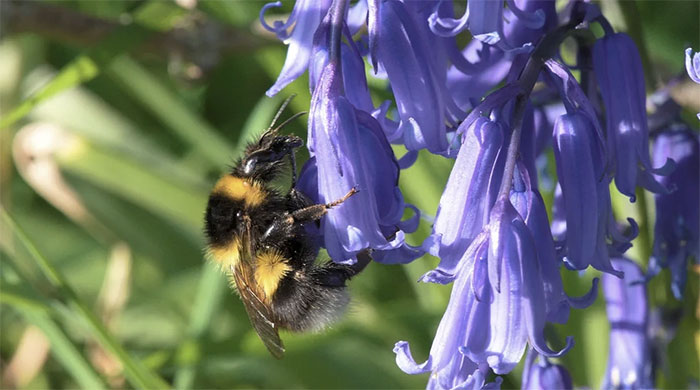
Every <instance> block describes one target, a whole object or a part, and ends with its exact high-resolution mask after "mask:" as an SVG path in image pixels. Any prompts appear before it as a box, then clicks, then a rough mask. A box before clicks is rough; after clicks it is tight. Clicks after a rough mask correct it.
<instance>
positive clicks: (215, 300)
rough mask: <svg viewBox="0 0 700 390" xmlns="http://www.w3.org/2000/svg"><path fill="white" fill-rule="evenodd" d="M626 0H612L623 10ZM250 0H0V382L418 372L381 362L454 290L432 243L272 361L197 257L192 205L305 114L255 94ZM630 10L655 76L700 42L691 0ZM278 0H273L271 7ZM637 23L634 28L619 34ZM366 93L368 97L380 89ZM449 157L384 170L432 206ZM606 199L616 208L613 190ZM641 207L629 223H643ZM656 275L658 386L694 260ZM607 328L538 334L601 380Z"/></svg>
mask: <svg viewBox="0 0 700 390" xmlns="http://www.w3.org/2000/svg"><path fill="white" fill-rule="evenodd" d="M610 3H614V2H610ZM630 3H631V2H626V1H623V2H619V3H616V2H615V3H614V4H613V5H615V6H617V7H618V8H620V7H621V8H625V12H619V14H620V15H623V14H624V15H630V12H629V9H628V8H629V7H630ZM631 4H633V3H631ZM262 5H263V3H262V2H260V1H219V0H199V1H197V0H176V1H170V0H167V1H165V0H142V1H130V0H129V1H122V0H110V1H94V0H70V1H68V0H67V1H61V2H54V1H45V2H44V1H14V0H12V1H10V0H2V1H1V2H0V16H1V17H2V20H1V21H0V27H1V28H2V38H1V40H0V113H1V115H2V117H1V119H0V124H1V125H2V128H1V129H0V199H1V201H2V219H0V233H1V235H0V249H1V252H0V255H1V256H2V259H1V262H0V267H2V268H1V270H0V272H1V278H2V279H1V283H2V285H1V290H0V303H1V306H0V315H1V317H0V327H1V329H2V332H1V333H0V362H1V363H2V366H1V368H2V373H3V376H2V380H3V383H2V385H3V387H10V386H17V387H20V388H75V387H83V388H99V387H116V388H122V387H135V388H136V387H139V388H154V387H163V386H170V387H176V388H183V389H184V388H251V387H253V388H290V387H295V388H296V387H303V388H418V387H422V386H424V384H425V383H426V380H427V378H425V377H420V376H410V375H405V374H404V373H403V372H401V370H399V369H398V368H397V367H396V365H395V364H394V353H393V352H392V347H393V345H394V342H396V341H397V340H407V339H409V340H411V343H412V348H413V351H414V353H415V354H416V358H417V359H419V360H422V359H423V358H424V357H425V356H427V352H428V349H429V347H430V343H431V341H432V336H433V334H434V330H435V327H436V326H437V323H438V321H439V318H440V315H441V314H442V312H443V311H444V308H445V305H446V303H447V298H448V296H449V286H447V287H445V286H438V285H434V284H418V283H416V280H417V279H418V277H419V276H420V275H422V274H423V273H424V272H426V271H427V270H429V269H431V268H433V267H434V266H435V264H436V259H434V258H429V257H426V258H424V259H420V260H418V261H415V262H413V263H411V264H409V265H407V266H385V265H380V264H372V265H371V266H369V267H368V269H367V270H366V271H365V272H363V274H362V275H361V276H358V277H357V278H355V279H354V280H353V281H352V283H351V287H350V288H351V294H352V297H353V303H352V305H351V308H350V310H349V313H348V314H347V315H346V316H345V318H344V320H343V321H342V322H340V323H338V324H337V325H335V326H334V327H333V328H331V329H329V330H328V331H326V332H324V333H321V334H310V335H294V334H283V335H282V337H283V339H284V341H285V343H286V346H287V351H288V352H287V355H286V357H285V358H284V359H283V360H279V361H278V360H275V359H274V358H272V357H271V356H270V355H269V354H268V352H267V351H266V350H265V348H264V347H263V345H262V343H261V342H260V341H259V340H258V338H257V335H256V334H255V332H254V331H253V330H252V328H251V326H250V324H249V322H248V319H247V317H246V315H245V311H244V308H243V306H242V304H241V302H240V301H239V299H238V298H237V297H236V296H235V294H234V293H233V292H232V291H231V290H230V289H229V288H228V287H227V285H226V281H225V280H224V278H223V277H222V276H221V275H220V274H219V273H218V272H217V271H216V270H215V269H214V268H213V267H212V266H210V265H209V264H208V263H207V262H206V261H205V259H204V255H203V251H202V247H203V241H202V234H201V228H202V217H203V211H204V207H205V204H206V199H207V194H208V191H209V189H210V187H211V185H212V184H213V182H214V181H215V180H216V178H217V176H218V175H219V174H221V173H222V172H223V171H224V170H225V169H226V168H227V165H228V164H230V163H232V161H233V159H234V158H235V157H236V156H237V155H238V154H239V153H240V151H241V148H242V146H243V145H244V143H245V142H246V141H247V140H249V139H250V138H251V137H252V136H254V135H255V134H256V133H257V132H259V131H261V130H262V129H263V128H265V127H266V126H267V124H268V123H269V121H270V120H271V118H272V116H273V114H274V112H275V111H276V109H277V107H278V105H279V103H280V102H281V100H282V99H283V98H284V97H285V96H288V95H289V94H292V93H297V94H298V95H299V96H298V97H297V98H296V99H295V100H293V102H292V105H291V107H292V108H291V110H289V112H287V113H286V114H285V115H291V113H293V112H298V111H301V110H306V109H308V104H309V100H310V94H309V91H308V89H307V88H306V85H308V81H307V80H305V79H304V80H297V81H296V82H295V83H293V84H292V85H290V86H289V87H288V88H287V89H285V90H284V93H283V95H284V96H281V97H277V98H275V99H269V98H267V97H265V95H264V91H265V90H266V89H267V88H269V86H270V85H271V84H272V82H273V80H274V79H275V78H276V76H277V74H278V72H279V70H280V68H281V66H282V63H283V60H284V56H285V47H283V46H282V45H280V44H278V43H277V41H276V40H274V39H273V37H271V36H269V35H268V34H267V33H265V32H263V30H262V28H261V27H260V26H259V24H258V22H257V15H258V12H259V10H260V8H261V7H262ZM608 6H610V5H608ZM637 6H638V13H637V15H636V16H632V17H631V18H627V19H625V18H622V17H620V18H619V20H617V22H618V23H619V24H620V27H619V28H620V29H621V30H627V31H630V33H632V35H633V36H634V37H635V38H637V39H644V41H645V43H646V44H645V47H646V49H647V52H648V53H649V63H647V64H645V65H646V66H653V67H654V69H653V70H654V72H655V73H654V74H655V78H656V80H657V81H664V80H668V79H669V78H670V77H671V76H673V75H675V74H677V73H679V72H681V71H682V69H683V49H684V48H685V46H686V45H693V47H694V48H695V49H698V44H699V43H698V41H697V37H698V36H699V32H698V23H697V16H698V14H700V10H699V9H698V8H699V7H700V6H699V5H698V3H695V2H674V3H673V6H669V2H667V1H645V2H640V3H639V4H638V5H637ZM290 9H291V4H287V3H285V7H284V8H283V12H284V11H286V12H289V11H290ZM640 26H641V27H642V28H641V29H640V31H642V32H643V35H642V34H637V35H635V34H634V33H635V29H639V27H640ZM680 26H683V28H680ZM616 27H618V26H616ZM565 55H566V53H565ZM647 72H650V69H647ZM372 87H373V91H372V92H373V94H374V95H373V97H374V98H375V104H377V103H378V102H380V101H381V99H382V98H383V97H384V96H385V94H384V92H383V91H382V89H383V88H384V86H383V85H382V84H381V83H380V82H374V81H373V84H372ZM695 91H696V92H695V96H697V90H695ZM676 92H677V93H678V94H680V95H679V96H680V97H679V100H683V101H684V103H685V104H686V105H693V104H694V105H695V107H694V108H693V110H694V112H697V111H699V110H700V107H697V106H698V104H699V103H698V100H695V101H693V99H692V94H693V92H692V91H691V92H688V91H687V90H684V86H683V85H681V86H680V87H679V88H678V89H677V90H676ZM689 94H690V96H691V97H690V98H689V97H688V95H689ZM691 119H694V118H691ZM305 127H306V119H305V118H302V119H299V120H296V121H294V122H293V123H292V124H291V125H289V126H288V127H287V128H285V131H288V132H291V133H295V134H297V135H300V136H302V137H304V136H305V132H306V130H305ZM395 150H396V153H397V155H399V156H400V155H401V154H402V153H403V151H402V150H400V148H396V149H395ZM306 157H307V155H305V154H304V153H300V156H299V158H300V160H303V159H305V158H306ZM450 167H451V163H450V162H449V161H448V160H446V159H444V158H441V157H436V156H432V155H429V154H428V153H421V155H420V157H419V160H418V163H416V164H415V165H414V166H412V167H411V168H409V169H407V170H405V171H403V172H402V173H401V179H400V184H401V188H402V190H403V193H404V196H405V197H406V198H407V201H408V202H410V203H413V204H415V205H416V206H418V207H419V208H421V209H422V210H424V211H425V212H426V213H427V214H434V213H435V209H436V207H437V202H438V200H439V198H440V194H441V193H442V190H443V188H444V185H445V182H446V180H447V176H448V174H449V170H450ZM543 195H544V197H545V199H551V196H552V195H551V193H549V194H546V193H545V194H543ZM646 204H647V205H648V206H649V207H651V205H653V202H646ZM616 207H630V206H629V205H628V204H627V203H626V200H625V199H622V200H618V202H617V204H616ZM634 213H638V210H636V209H635V210H630V211H625V212H624V213H621V214H623V215H630V214H634ZM638 220H641V221H643V222H645V224H644V225H643V226H642V228H643V229H649V227H650V226H653V224H651V223H650V222H652V221H649V220H646V221H645V219H644V218H640V219H638ZM428 231H429V223H428V222H423V223H422V224H421V228H420V229H419V230H418V232H417V233H416V234H414V236H413V237H409V241H410V240H412V241H413V243H418V242H420V240H421V239H422V238H424V237H425V236H426V235H427V233H428ZM644 245H646V246H650V245H651V243H650V242H646V243H644V242H643V241H641V244H640V246H641V247H642V248H641V249H639V250H637V251H636V252H633V254H636V255H637V256H638V259H639V257H640V256H641V255H643V254H644V253H645V251H646V253H648V251H649V249H650V248H644ZM592 274H593V273H591V272H589V273H587V275H586V277H584V278H578V277H577V276H575V275H572V273H566V274H565V278H564V283H565V288H566V290H567V292H569V293H570V294H572V295H577V294H581V293H583V292H584V291H585V290H586V289H587V287H588V286H590V278H592V276H593V275H592ZM667 282H668V275H667V273H666V272H664V273H662V274H661V276H660V277H658V278H657V279H655V280H654V281H652V283H651V284H650V297H651V300H652V302H653V304H654V305H659V306H662V307H664V310H666V311H667V312H669V313H676V312H677V313H681V312H682V313H683V315H684V316H683V320H682V321H681V322H680V325H679V326H678V330H677V333H676V335H675V338H674V339H673V340H672V341H671V342H670V344H669V346H668V354H667V360H666V361H664V362H662V367H664V370H663V373H662V380H661V383H662V384H663V386H664V387H666V388H678V387H685V386H686V384H687V383H688V380H689V379H691V378H693V377H694V378H696V379H697V367H698V354H697V351H698V349H699V348H698V345H697V343H698V340H700V333H699V331H698V318H697V315H698V314H697V313H698V309H697V296H698V289H699V285H698V278H697V277H696V276H695V277H693V276H691V277H690V278H689V283H688V284H689V285H688V290H686V299H685V300H684V301H683V303H679V302H677V301H675V300H674V298H673V297H672V295H671V294H670V290H669V289H668V287H667V286H668V283H667ZM607 327H608V325H607V320H606V318H605V308H604V304H603V302H602V300H600V299H599V302H597V303H596V304H595V305H594V306H593V307H591V308H590V309H588V310H585V311H573V312H572V317H571V319H570V321H569V323H568V324H567V325H566V326H563V327H557V328H556V329H555V328H552V329H551V331H552V334H553V335H554V336H553V337H556V334H559V335H573V336H574V337H575V338H576V340H577V344H576V346H575V347H574V348H573V349H572V350H571V352H570V353H569V354H568V355H567V356H566V357H565V358H564V359H563V362H564V364H565V365H566V366H567V367H568V368H569V369H570V370H571V372H572V376H573V380H574V384H575V385H577V386H588V387H592V388H596V387H597V386H598V385H599V384H600V383H601V379H602V377H603V374H604V370H605V364H606V361H605V358H604V357H605V356H607V349H608V347H607V345H606V344H607V341H606V340H607V334H608V328H607ZM520 376H521V375H520V369H518V370H516V371H515V372H513V373H512V374H510V375H509V376H508V377H506V378H505V382H504V388H511V387H518V386H519V385H520V379H519V378H520Z"/></svg>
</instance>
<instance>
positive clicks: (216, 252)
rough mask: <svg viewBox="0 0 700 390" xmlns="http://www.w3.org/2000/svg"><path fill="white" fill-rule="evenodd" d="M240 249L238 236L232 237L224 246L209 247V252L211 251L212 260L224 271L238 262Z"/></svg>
mask: <svg viewBox="0 0 700 390" xmlns="http://www.w3.org/2000/svg"><path fill="white" fill-rule="evenodd" d="M240 251H241V241H240V240H239V239H238V237H236V238H234V239H233V241H231V243H230V244H228V245H226V246H222V247H218V248H216V247H212V248H209V252H210V253H211V257H212V259H213V260H214V262H215V263H216V264H218V265H219V266H220V267H221V268H222V269H223V270H226V271H228V270H229V269H231V267H232V266H235V265H236V263H238V260H239V258H240Z"/></svg>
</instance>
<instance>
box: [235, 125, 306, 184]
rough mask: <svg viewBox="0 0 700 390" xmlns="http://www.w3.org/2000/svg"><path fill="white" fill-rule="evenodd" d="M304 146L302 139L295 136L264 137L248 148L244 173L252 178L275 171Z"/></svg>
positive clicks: (242, 163)
mask: <svg viewBox="0 0 700 390" xmlns="http://www.w3.org/2000/svg"><path fill="white" fill-rule="evenodd" d="M303 144H304V142H303V141H302V140H301V138H299V137H297V136H293V135H285V136H274V135H268V134H266V135H263V137H262V138H260V141H259V142H258V143H257V144H253V145H252V146H251V147H249V148H248V153H247V154H246V157H245V158H244V159H243V161H242V162H241V166H242V167H243V173H244V174H245V175H247V176H251V175H255V174H256V173H258V172H261V173H265V172H267V171H270V170H273V169H274V168H275V167H276V166H277V165H279V162H280V161H282V159H284V158H285V157H286V156H288V155H290V154H292V152H293V151H294V149H296V148H298V147H300V146H302V145H303Z"/></svg>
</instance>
